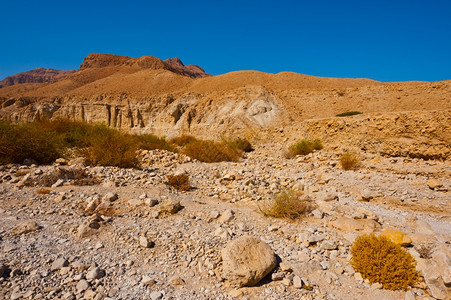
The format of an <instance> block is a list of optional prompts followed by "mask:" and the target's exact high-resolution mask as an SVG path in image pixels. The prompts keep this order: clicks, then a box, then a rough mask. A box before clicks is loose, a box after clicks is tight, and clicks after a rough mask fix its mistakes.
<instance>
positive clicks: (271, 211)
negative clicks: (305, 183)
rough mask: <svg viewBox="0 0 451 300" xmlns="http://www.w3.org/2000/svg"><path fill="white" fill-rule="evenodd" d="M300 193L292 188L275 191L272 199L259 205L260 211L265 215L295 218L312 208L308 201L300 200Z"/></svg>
mask: <svg viewBox="0 0 451 300" xmlns="http://www.w3.org/2000/svg"><path fill="white" fill-rule="evenodd" d="M300 196H301V194H300V193H299V192H296V191H294V190H291V189H289V190H285V191H282V192H280V193H277V194H276V195H275V196H274V200H273V201H271V202H270V203H267V204H266V205H264V206H263V207H260V212H261V213H262V214H263V215H264V216H267V217H274V218H287V219H291V220H294V219H297V218H299V217H301V216H302V215H305V214H306V213H308V212H310V211H311V210H312V204H311V202H310V201H307V200H301V199H300Z"/></svg>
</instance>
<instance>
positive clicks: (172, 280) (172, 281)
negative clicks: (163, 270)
mask: <svg viewBox="0 0 451 300" xmlns="http://www.w3.org/2000/svg"><path fill="white" fill-rule="evenodd" d="M169 284H170V285H172V286H174V285H183V284H185V281H184V280H183V279H182V278H181V277H180V276H179V275H174V276H172V277H171V278H169Z"/></svg>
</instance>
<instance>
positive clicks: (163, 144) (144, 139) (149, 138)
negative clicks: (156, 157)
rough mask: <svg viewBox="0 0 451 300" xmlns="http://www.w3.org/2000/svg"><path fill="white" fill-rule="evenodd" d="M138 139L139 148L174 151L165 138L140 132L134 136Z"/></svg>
mask: <svg viewBox="0 0 451 300" xmlns="http://www.w3.org/2000/svg"><path fill="white" fill-rule="evenodd" d="M136 138H137V139H138V147H139V149H144V150H155V149H162V150H167V151H174V147H172V145H171V144H170V143H168V142H167V141H166V139H165V138H160V137H157V136H155V135H152V134H142V135H138V136H136Z"/></svg>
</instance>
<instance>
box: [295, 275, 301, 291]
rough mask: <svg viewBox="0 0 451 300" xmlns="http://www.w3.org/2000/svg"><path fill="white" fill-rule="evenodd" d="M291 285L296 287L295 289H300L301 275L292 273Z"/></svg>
mask: <svg viewBox="0 0 451 300" xmlns="http://www.w3.org/2000/svg"><path fill="white" fill-rule="evenodd" d="M293 287H295V288H297V289H301V288H302V279H301V277H299V276H297V275H294V277H293Z"/></svg>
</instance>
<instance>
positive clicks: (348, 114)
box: [336, 110, 362, 117]
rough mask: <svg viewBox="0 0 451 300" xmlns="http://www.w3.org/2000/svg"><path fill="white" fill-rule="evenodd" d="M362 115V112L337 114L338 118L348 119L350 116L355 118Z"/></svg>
mask: <svg viewBox="0 0 451 300" xmlns="http://www.w3.org/2000/svg"><path fill="white" fill-rule="evenodd" d="M360 114H362V112H360V111H354V110H353V111H346V112H344V113H341V114H337V115H336V116H337V117H348V116H355V115H360Z"/></svg>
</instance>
